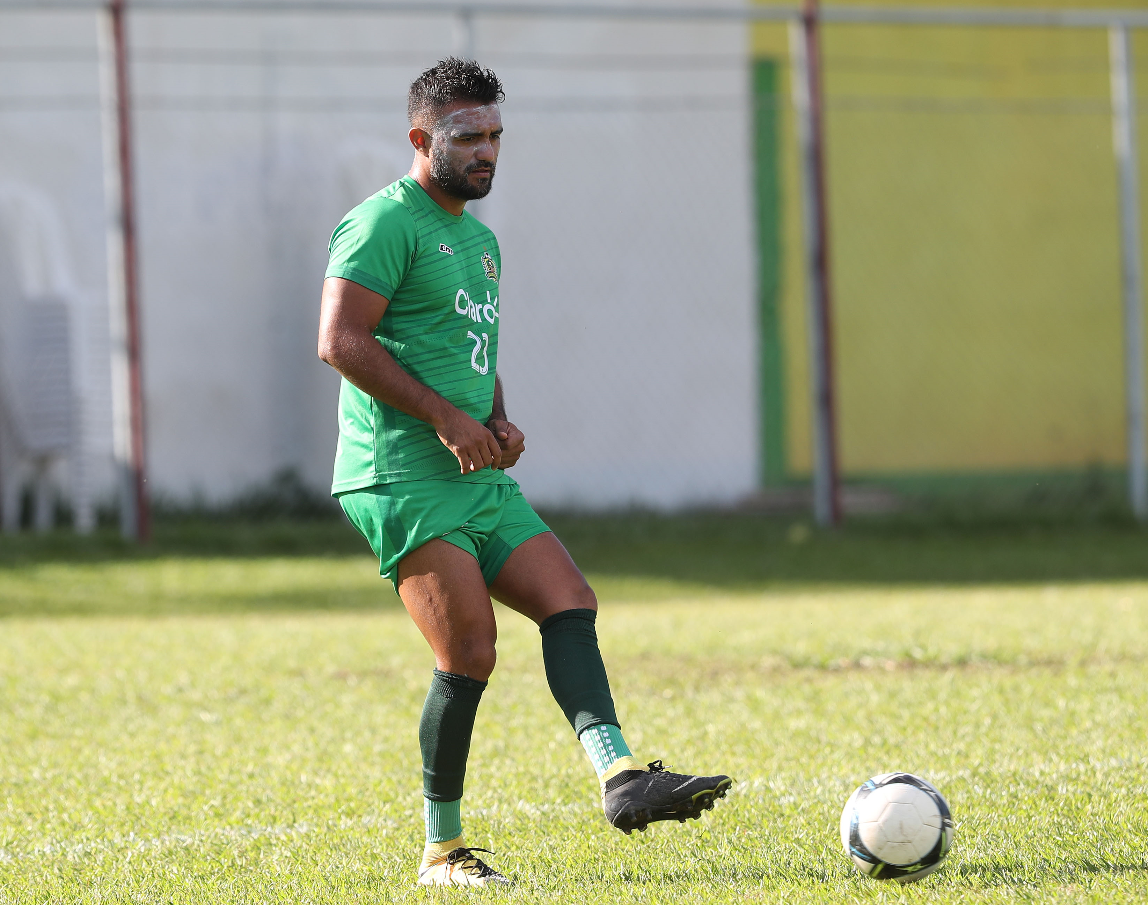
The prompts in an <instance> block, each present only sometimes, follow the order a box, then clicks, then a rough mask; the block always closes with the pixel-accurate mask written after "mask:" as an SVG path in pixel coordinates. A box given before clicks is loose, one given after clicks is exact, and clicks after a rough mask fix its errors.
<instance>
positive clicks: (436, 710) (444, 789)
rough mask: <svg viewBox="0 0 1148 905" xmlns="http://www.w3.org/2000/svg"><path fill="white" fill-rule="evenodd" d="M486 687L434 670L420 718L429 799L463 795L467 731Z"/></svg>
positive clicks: (425, 795)
mask: <svg viewBox="0 0 1148 905" xmlns="http://www.w3.org/2000/svg"><path fill="white" fill-rule="evenodd" d="M485 689H486V683H485V682H479V681H478V680H477V679H471V678H469V677H467V676H459V675H455V674H454V673H450V672H442V671H440V670H437V669H436V670H435V671H434V678H433V679H432V680H431V686H430V691H429V692H428V693H427V699H426V703H425V704H423V715H422V719H421V720H420V721H419V747H421V748H422V752H423V796H424V797H425V798H429V799H430V800H431V801H458V799H460V798H462V782H463V779H464V778H465V777H466V756H467V754H469V753H470V733H471V731H472V730H473V729H474V715H475V714H476V713H478V702H479V701H481V700H482V692H483V691H484V690H485Z"/></svg>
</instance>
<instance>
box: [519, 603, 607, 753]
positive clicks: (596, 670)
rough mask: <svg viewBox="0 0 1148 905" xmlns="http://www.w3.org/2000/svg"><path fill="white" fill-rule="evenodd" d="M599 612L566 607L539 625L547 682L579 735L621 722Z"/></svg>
mask: <svg viewBox="0 0 1148 905" xmlns="http://www.w3.org/2000/svg"><path fill="white" fill-rule="evenodd" d="M597 615H598V614H597V612H595V611H594V610H565V611H563V612H561V613H555V614H554V615H553V616H551V617H550V618H548V619H545V620H543V622H542V624H541V625H540V626H538V631H539V632H541V633H542V661H543V663H544V664H545V665H546V681H547V682H549V683H550V692H551V694H553V695H554V700H556V701H557V702H558V706H559V707H561V708H562V712H563V713H564V714H566V719H567V720H569V721H570V725H571V726H573V727H574V732H575V734H576V735H581V734H582V731H583V730H585V729H588V728H589V727H591V726H601V725H603V724H605V723H609V724H611V725H614V726H617V725H618V717H617V714H615V713H614V699H613V698H612V697H611V696H610V681H609V679H607V678H606V667H605V666H604V665H603V664H602V653H601V652H600V651H599V650H598V633H597V632H596V631H594V619H595V618H596V617H597Z"/></svg>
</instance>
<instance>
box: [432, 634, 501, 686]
mask: <svg viewBox="0 0 1148 905" xmlns="http://www.w3.org/2000/svg"><path fill="white" fill-rule="evenodd" d="M497 660H498V652H497V651H496V650H495V647H494V641H493V640H491V641H485V640H483V641H477V640H475V639H467V641H466V643H465V644H463V645H462V646H461V647H460V648H459V649H458V650H457V651H453V652H452V653H451V662H450V664H449V665H447V666H445V667H443V666H440V667H439V669H445V670H446V671H447V672H453V673H455V674H456V675H460V676H466V677H468V678H471V679H476V680H477V681H479V682H485V681H486V680H487V679H489V678H490V674H491V673H493V672H494V664H495V663H496V662H497Z"/></svg>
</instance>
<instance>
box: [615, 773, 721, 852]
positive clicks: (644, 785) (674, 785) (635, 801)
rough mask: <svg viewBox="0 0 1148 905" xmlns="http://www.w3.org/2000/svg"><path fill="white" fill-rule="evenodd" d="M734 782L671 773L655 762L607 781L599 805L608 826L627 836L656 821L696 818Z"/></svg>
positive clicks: (709, 807) (718, 777)
mask: <svg viewBox="0 0 1148 905" xmlns="http://www.w3.org/2000/svg"><path fill="white" fill-rule="evenodd" d="M732 785H733V780H732V779H730V778H729V777H728V776H688V775H686V774H683V773H671V772H670V771H669V770H667V769H666V768H665V767H663V766H662V762H661V761H660V760H656V761H654V762H653V763H652V764H650V765H649V771H648V772H647V771H646V770H623V771H622V772H621V773H619V774H618V775H617V776H614V777H611V778H610V779H608V780H606V784H605V786H604V787H603V789H602V807H603V809H604V810H605V812H606V819H607V820H609V821H610V824H611V826H615V827H617V828H618V829H620V830H621V831H622V832H623V833H625V834H626V835H627V836H628V835H630V833H631V832H633V831H634V830H638V831H639V832H640V831H642V830H645V828H646V827H647V826H649V825H650V824H651V823H654V822H656V821H658V820H677V821H679V822H681V823H685V822H686V820H687V819H689V820H697V819H698V818H699V817H701V816H702V811H708V810H710V809H711V808H713V806H714V802H715V801H717V799H719V798H725V793H726V792H727V791H728V790H729V787H730V786H732Z"/></svg>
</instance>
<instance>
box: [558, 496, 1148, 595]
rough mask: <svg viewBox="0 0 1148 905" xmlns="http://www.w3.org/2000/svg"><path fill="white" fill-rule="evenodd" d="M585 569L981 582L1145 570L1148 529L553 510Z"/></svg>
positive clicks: (1107, 576)
mask: <svg viewBox="0 0 1148 905" xmlns="http://www.w3.org/2000/svg"><path fill="white" fill-rule="evenodd" d="M549 524H550V525H551V526H552V527H553V528H554V530H555V532H556V533H557V534H558V535H559V537H561V538H562V540H563V542H564V543H565V544H566V546H567V547H568V549H569V550H570V552H571V554H572V555H573V556H574V559H575V561H577V562H578V564H579V565H580V566H582V568H583V569H584V570H585V571H587V572H594V573H596V574H600V575H609V576H612V577H636V578H658V579H671V580H681V581H689V582H693V583H698V584H703V585H710V586H714V587H718V588H724V589H730V590H735V589H752V588H755V587H768V586H769V585H772V584H782V583H785V584H790V583H810V584H835V583H841V584H869V583H872V584H890V583H892V584H896V583H906V584H933V583H936V584H978V583H990V582H1006V583H1007V582H1017V583H1028V582H1045V581H1088V580H1114V579H1141V578H1148V532H1145V531H1144V530H1143V529H1141V528H1140V527H1139V526H1137V525H1135V524H1133V523H1130V522H1125V521H1120V520H1112V521H1106V522H1100V523H1088V522H1082V523H1078V522H1040V521H1022V520H1018V521H1015V522H999V523H984V524H976V523H972V524H952V523H947V522H944V521H929V520H927V519H922V518H908V517H881V518H876V517H874V518H868V519H854V520H852V521H851V522H850V523H848V524H847V525H846V526H845V527H843V528H841V529H839V530H836V531H818V530H815V529H812V528H811V527H810V526H809V525H808V523H807V522H804V521H802V520H800V519H788V520H787V519H781V518H777V517H765V516H762V515H758V514H753V513H743V512H731V513H694V514H690V515H682V516H672V517H666V516H657V515H641V514H635V515H626V516H616V517H613V518H604V517H600V516H582V517H579V516H569V515H560V514H559V515H551V516H550V518H549Z"/></svg>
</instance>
